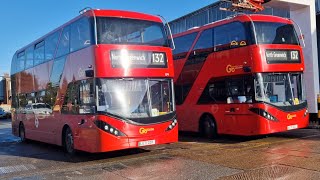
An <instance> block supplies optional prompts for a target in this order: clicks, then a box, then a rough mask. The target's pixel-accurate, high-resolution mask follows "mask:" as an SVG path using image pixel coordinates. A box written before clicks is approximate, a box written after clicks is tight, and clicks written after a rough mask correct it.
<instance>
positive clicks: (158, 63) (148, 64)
mask: <svg viewBox="0 0 320 180" xmlns="http://www.w3.org/2000/svg"><path fill="white" fill-rule="evenodd" d="M110 59H111V64H112V67H113V68H165V67H167V57H166V54H165V53H163V52H152V51H129V50H123V49H122V50H112V51H111V53H110Z"/></svg>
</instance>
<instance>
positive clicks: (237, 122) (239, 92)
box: [224, 76, 254, 134]
mask: <svg viewBox="0 0 320 180" xmlns="http://www.w3.org/2000/svg"><path fill="white" fill-rule="evenodd" d="M252 85H253V79H252V77H251V76H241V77H235V78H230V79H228V80H227V81H226V90H227V104H226V105H225V108H224V111H225V113H224V116H225V118H224V127H225V130H226V133H230V134H234V133H236V134H243V133H245V134H247V133H249V132H247V131H248V130H249V131H250V127H252V124H254V120H253V119H252V118H250V113H249V109H250V107H251V106H252V100H253V95H254V94H253V92H254V91H253V86H252Z"/></svg>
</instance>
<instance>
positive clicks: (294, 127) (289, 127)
mask: <svg viewBox="0 0 320 180" xmlns="http://www.w3.org/2000/svg"><path fill="white" fill-rule="evenodd" d="M292 129H298V125H297V124H295V125H291V126H287V130H292Z"/></svg>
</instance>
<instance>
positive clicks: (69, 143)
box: [64, 127, 75, 154]
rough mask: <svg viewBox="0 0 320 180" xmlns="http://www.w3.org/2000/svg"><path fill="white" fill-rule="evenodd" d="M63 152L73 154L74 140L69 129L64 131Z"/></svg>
mask: <svg viewBox="0 0 320 180" xmlns="http://www.w3.org/2000/svg"><path fill="white" fill-rule="evenodd" d="M64 150H65V151H66V152H67V153H68V154H74V152H75V150H74V139H73V135H72V131H71V129H70V128H69V127H67V129H66V130H65V133H64Z"/></svg>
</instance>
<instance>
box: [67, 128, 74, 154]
mask: <svg viewBox="0 0 320 180" xmlns="http://www.w3.org/2000/svg"><path fill="white" fill-rule="evenodd" d="M66 145H67V150H68V152H72V151H73V137H72V134H71V132H69V133H68V134H67V136H66Z"/></svg>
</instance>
